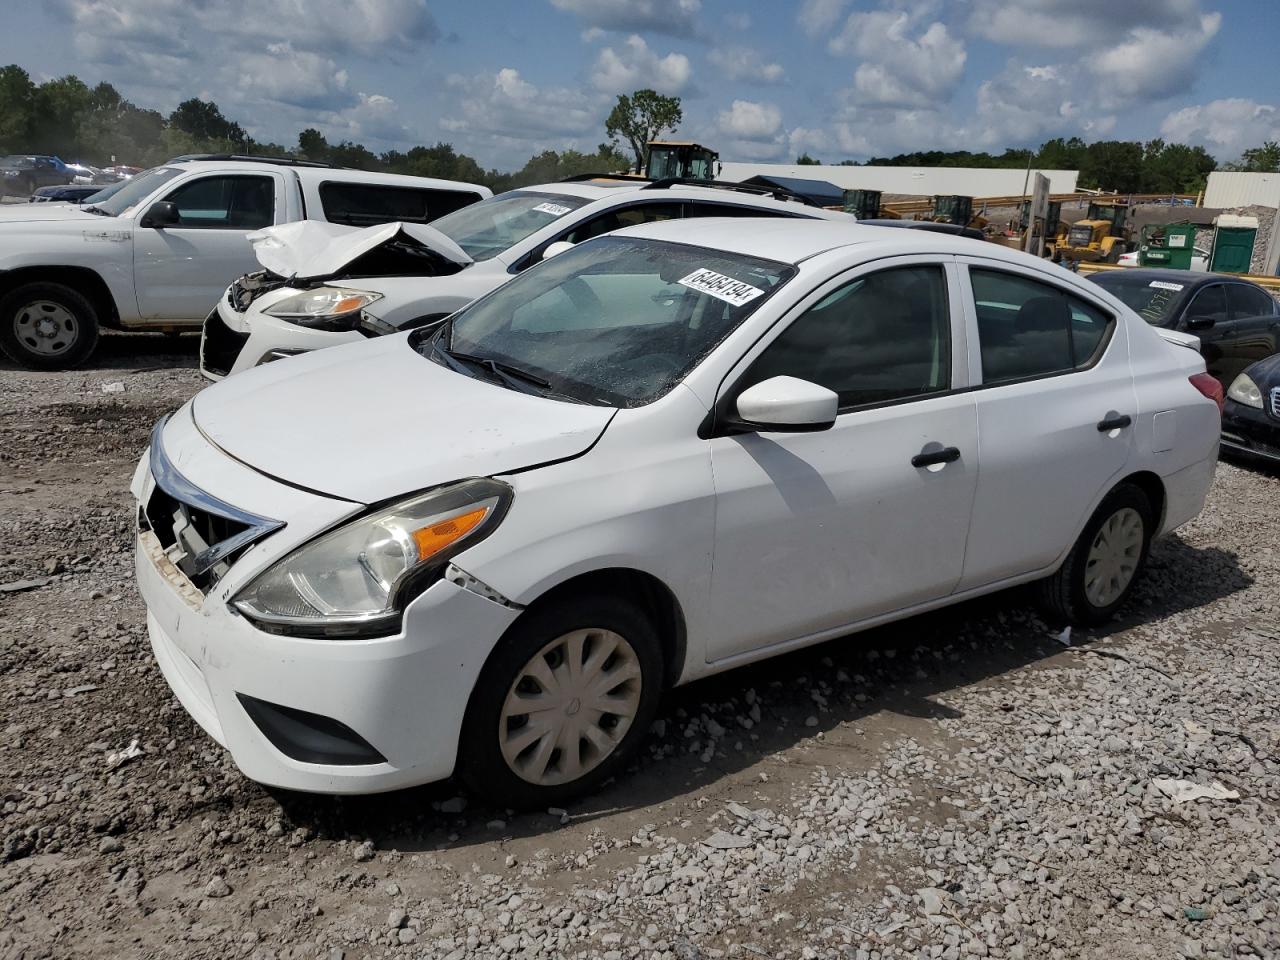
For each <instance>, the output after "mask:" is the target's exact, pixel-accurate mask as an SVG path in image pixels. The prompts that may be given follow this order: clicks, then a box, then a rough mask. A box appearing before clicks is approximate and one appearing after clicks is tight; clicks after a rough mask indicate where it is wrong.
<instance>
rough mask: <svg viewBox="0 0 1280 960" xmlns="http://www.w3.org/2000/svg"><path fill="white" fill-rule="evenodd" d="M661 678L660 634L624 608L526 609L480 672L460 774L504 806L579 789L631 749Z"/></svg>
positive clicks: (609, 771) (572, 603)
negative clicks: (526, 611) (527, 610)
mask: <svg viewBox="0 0 1280 960" xmlns="http://www.w3.org/2000/svg"><path fill="white" fill-rule="evenodd" d="M662 678H663V670H662V654H661V646H660V644H659V642H658V636H657V634H656V632H655V631H654V628H653V626H652V624H651V623H650V622H649V620H648V618H647V617H646V616H645V615H644V614H643V613H642V612H641V611H640V610H639V609H637V608H636V607H635V606H633V605H632V604H631V603H629V602H627V601H625V600H616V599H612V598H609V597H586V596H583V597H574V598H567V599H565V600H563V601H557V602H555V603H554V604H553V605H551V606H548V607H546V608H543V609H541V610H536V609H535V610H531V611H530V612H528V613H526V614H525V616H524V618H523V619H521V620H520V621H518V622H517V623H516V624H515V625H514V626H513V627H512V628H511V630H510V631H508V633H507V636H506V637H505V638H504V639H503V641H502V644H501V645H500V646H499V648H498V649H497V650H496V651H495V652H494V654H493V656H492V657H490V660H489V663H487V664H486V665H485V668H484V670H483V671H482V673H481V676H480V680H479V682H478V683H477V685H476V692H475V694H474V695H473V697H472V702H471V705H470V707H469V708H468V710H467V717H466V721H465V724H464V727H463V735H462V744H461V752H460V754H459V758H458V760H459V764H458V765H459V769H460V773H461V776H462V778H463V779H464V780H465V781H466V782H467V784H468V785H469V786H470V787H471V788H472V789H473V790H474V791H475V792H476V793H477V794H478V795H480V796H482V797H484V798H487V799H489V800H492V801H494V802H498V803H502V804H504V805H507V806H515V807H538V806H542V807H545V806H548V805H552V804H556V803H559V802H562V801H565V800H567V799H569V798H571V797H574V796H578V795H580V794H583V793H586V792H587V791H589V790H591V789H592V788H594V787H596V786H597V785H599V784H600V783H602V782H603V781H604V780H606V779H608V778H609V777H610V776H612V775H613V774H614V773H615V772H616V771H617V770H619V769H620V768H621V767H622V766H623V765H624V764H625V763H626V762H627V760H628V759H629V758H630V757H631V755H632V754H633V753H634V752H635V749H636V747H637V746H638V744H639V742H640V741H641V739H643V737H644V735H645V731H646V730H648V728H649V724H650V722H651V721H652V719H653V714H654V712H655V711H656V709H657V706H658V702H659V699H660V697H661V693H662V689H661V688H662Z"/></svg>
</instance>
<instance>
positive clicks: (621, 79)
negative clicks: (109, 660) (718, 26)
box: [591, 34, 693, 95]
mask: <svg viewBox="0 0 1280 960" xmlns="http://www.w3.org/2000/svg"><path fill="white" fill-rule="evenodd" d="M692 76H693V68H692V67H690V65H689V58H688V57H686V56H685V55H684V54H683V53H669V54H667V55H666V56H665V57H660V56H658V55H657V54H656V53H654V52H653V50H651V49H650V48H649V45H648V44H647V43H645V41H644V38H643V37H641V36H639V35H637V34H632V35H631V36H629V37H627V39H626V41H625V42H624V43H623V44H622V46H621V47H620V48H619V49H617V50H615V49H614V48H613V47H605V48H604V49H603V50H601V51H600V55H599V56H598V57H596V62H595V66H593V67H592V68H591V82H592V84H593V85H594V86H595V88H596V89H597V90H600V91H602V92H603V93H630V92H631V91H633V90H637V89H643V88H645V87H650V88H652V89H654V90H656V91H658V92H659V93H664V94H668V95H671V94H677V93H680V92H682V91H684V90H685V89H686V88H687V87H688V86H689V79H690V78H691V77H692Z"/></svg>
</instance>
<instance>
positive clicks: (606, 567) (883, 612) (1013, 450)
mask: <svg viewBox="0 0 1280 960" xmlns="http://www.w3.org/2000/svg"><path fill="white" fill-rule="evenodd" d="M1221 400H1222V394H1221V388H1220V387H1218V386H1217V382H1216V381H1214V380H1213V379H1212V378H1210V377H1208V376H1207V375H1206V373H1205V366H1204V362H1203V360H1202V359H1201V357H1200V356H1199V354H1198V353H1196V352H1195V351H1194V350H1191V349H1186V347H1185V346H1182V345H1174V344H1171V343H1169V342H1166V340H1165V339H1163V338H1162V337H1161V335H1160V334H1159V333H1158V332H1157V331H1155V330H1154V329H1152V328H1151V327H1149V326H1148V325H1147V324H1146V323H1145V322H1143V321H1142V320H1141V319H1140V318H1139V317H1138V316H1137V315H1136V314H1134V313H1133V312H1132V311H1130V310H1129V309H1128V308H1127V307H1125V305H1124V304H1123V303H1121V302H1120V301H1119V300H1117V299H1115V298H1114V297H1112V296H1110V295H1109V294H1107V293H1106V292H1105V291H1104V290H1102V289H1101V288H1100V287H1098V286H1097V285H1096V284H1092V283H1088V282H1087V281H1084V280H1082V279H1080V278H1078V277H1075V276H1074V275H1072V274H1069V273H1067V272H1066V271H1063V270H1061V269H1058V268H1056V267H1053V266H1051V265H1046V264H1045V263H1044V262H1043V261H1041V260H1038V259H1035V258H1032V257H1030V256H1026V255H1024V254H1021V253H1016V252H1012V251H1008V250H1005V249H1003V248H1000V247H997V246H995V245H992V244H985V243H981V242H977V241H973V240H967V239H963V238H953V237H948V236H945V235H941V234H936V233H918V232H915V231H905V230H888V229H884V228H878V227H862V226H858V225H856V224H854V225H844V224H833V223H815V222H803V221H795V220H771V221H763V220H755V221H751V220H748V221H744V220H703V221H699V222H697V223H667V224H649V225H646V226H642V227H636V228H632V229H629V230H624V231H621V232H618V233H615V234H611V235H609V236H604V237H599V238H596V239H593V240H590V241H588V242H586V243H583V244H580V245H578V246H576V247H574V248H573V249H572V250H569V251H567V252H565V253H562V254H560V255H558V256H556V257H555V258H554V259H552V260H549V261H546V262H544V263H541V264H539V265H538V266H536V267H535V268H533V269H531V270H529V271H527V272H525V273H523V274H521V275H520V276H519V277H517V278H516V279H514V280H512V281H511V282H510V283H508V284H506V285H504V286H502V287H500V288H498V289H497V290H495V291H494V292H492V293H490V294H489V295H488V296H486V297H483V298H482V299H480V300H478V301H477V302H475V303H473V304H472V305H470V306H468V307H466V308H463V309H462V310H460V311H458V312H457V313H455V314H454V315H453V316H452V317H451V318H450V319H449V320H448V321H446V322H444V323H442V324H438V325H436V326H435V327H434V328H431V329H419V330H415V331H413V332H411V333H403V334H399V335H394V336H386V337H380V338H377V339H374V340H369V341H365V342H362V343H358V344H352V345H349V346H345V347H340V348H338V349H333V350H324V351H320V352H316V353H313V354H310V355H308V356H305V357H299V358H296V359H294V360H291V361H289V362H286V363H277V364H270V365H267V366H262V367H259V368H257V369H254V370H251V371H248V372H246V373H244V374H242V375H237V376H235V377H231V378H228V379H227V380H225V381H223V382H222V383H219V384H216V385H214V386H212V387H210V388H209V389H207V390H205V391H204V392H202V393H200V394H199V395H198V396H196V397H195V399H194V400H193V401H191V402H190V403H188V404H187V405H186V406H184V407H183V408H181V409H180V410H178V411H177V412H176V413H175V414H173V415H172V416H171V417H169V418H168V419H167V420H165V421H162V422H161V424H159V425H158V426H157V427H156V430H155V432H154V434H153V436H152V443H151V447H150V450H149V452H148V454H147V455H146V457H144V459H143V461H142V462H141V464H140V465H139V468H138V471H137V474H136V476H135V479H134V484H133V490H134V493H135V495H136V497H137V500H138V549H137V577H138V583H139V588H140V591H141V593H142V596H143V598H144V600H145V602H146V606H147V622H148V630H149V634H150V638H151V643H152V646H153V648H154V651H155V656H156V658H157V661H158V662H159V665H160V667H161V669H162V671H163V673H164V676H165V677H166V679H167V680H168V682H169V684H170V685H171V686H172V688H173V690H174V692H175V693H176V694H177V696H178V698H179V700H181V702H182V703H183V705H184V706H185V707H186V709H187V710H188V711H189V712H190V713H191V715H192V716H193V717H194V718H195V719H196V720H197V721H198V722H199V723H200V725H201V726H202V727H203V728H204V729H205V730H206V731H207V732H208V733H209V735H210V736H211V737H213V738H214V739H215V740H217V741H218V742H219V743H220V744H222V745H223V746H225V747H226V748H227V749H228V750H230V752H231V755H232V757H233V758H234V759H235V762H236V763H237V764H238V765H239V767H240V768H241V769H242V770H243V771H244V772H245V773H246V774H247V775H248V776H249V777H252V778H253V779H255V780H259V781H261V782H263V783H267V784H274V785H277V786H281V787H286V788H291V789H295V790H304V791H318V792H329V793H362V792H373V791H380V790H390V789H394V788H398V787H404V786H409V785H412V784H420V783H425V782H428V781H434V780H439V779H441V778H445V777H449V776H451V775H453V774H455V773H456V774H458V775H460V776H461V777H462V778H464V779H465V780H466V781H467V782H468V783H469V784H470V785H471V786H472V787H473V788H474V789H475V790H477V791H478V792H481V793H483V794H485V795H487V796H489V797H491V798H493V799H495V800H497V801H498V802H501V803H503V804H507V805H511V806H530V805H531V806H546V805H548V804H553V803H557V802H560V801H562V800H564V799H566V798H567V797H569V796H572V795H574V794H577V793H580V792H582V791H584V790H587V789H590V788H592V787H593V786H595V785H597V784H599V783H600V782H601V781H602V780H604V779H605V778H607V777H609V776H611V775H613V774H615V773H617V772H618V771H619V770H620V769H621V768H622V766H623V765H624V764H625V763H626V762H627V760H628V758H629V757H630V756H631V755H632V754H633V753H634V751H635V749H636V747H637V745H638V744H639V743H640V742H641V740H642V739H643V738H644V736H645V732H646V730H647V729H648V728H649V725H650V722H651V720H652V719H653V717H654V714H655V711H656V709H657V706H658V703H659V700H660V698H661V696H662V694H663V692H664V691H665V690H666V689H668V688H669V687H670V686H672V685H674V684H679V683H684V682H687V681H690V680H694V679H696V678H698V677H702V676H705V675H707V674H710V673H715V672H717V671H722V670H725V669H727V668H730V667H733V666H735V665H738V664H742V663H745V662H748V661H751V660H756V659H760V658H763V657H768V656H772V655H774V654H777V653H781V652H783V651H786V650H791V649H794V648H796V647H798V646H802V645H805V644H811V643H815V642H818V641H822V640H826V639H830V638H833V637H838V636H842V635H845V634H849V633H852V632H855V631H857V630H860V629H863V628H866V627H869V626H872V625H875V624H879V623H883V622H885V621H887V620H892V619H897V618H901V617H905V616H909V615H911V614H913V613H917V612H920V611H924V610H929V609H932V608H935V607H939V606H942V605H946V604H951V603H955V602H957V601H960V600H963V599H966V598H969V597H973V596H977V595H979V594H984V593H989V592H992V591H995V590H999V589H1002V588H1005V587H1008V586H1012V585H1014V584H1020V583H1026V582H1032V581H1038V582H1039V593H1040V595H1041V598H1042V599H1043V601H1044V602H1045V603H1046V604H1047V605H1048V607H1049V608H1050V609H1051V610H1052V611H1053V612H1054V613H1055V614H1056V615H1057V616H1059V617H1061V618H1062V619H1065V620H1068V621H1071V622H1077V623H1097V622H1100V621H1102V620H1104V619H1105V618H1107V617H1109V616H1110V615H1111V614H1112V613H1114V612H1115V611H1116V610H1117V609H1118V608H1119V607H1120V606H1121V604H1123V603H1124V601H1125V598H1126V597H1127V596H1128V595H1129V593H1130V591H1131V589H1132V588H1133V585H1134V583H1135V582H1136V580H1137V578H1138V577H1139V575H1140V573H1141V571H1142V567H1143V564H1144V562H1145V561H1146V558H1147V551H1148V548H1149V546H1150V543H1151V540H1152V538H1153V537H1155V536H1157V535H1159V534H1162V533H1165V532H1168V531H1170V530H1172V529H1174V528H1175V527H1177V526H1179V525H1180V524H1182V523H1185V522H1186V521H1188V520H1190V519H1191V518H1193V517H1194V516H1196V514H1197V513H1198V512H1199V511H1200V509H1201V507H1202V505H1203V502H1204V498H1205V494H1206V491H1207V489H1208V486H1209V484H1210V482H1211V480H1212V477H1213V472H1214V466H1215V463H1216V459H1217V448H1218V424H1219V412H1220V411H1219V405H1220V403H1221Z"/></svg>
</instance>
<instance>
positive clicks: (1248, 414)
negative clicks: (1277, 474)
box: [1222, 399, 1280, 462]
mask: <svg viewBox="0 0 1280 960" xmlns="http://www.w3.org/2000/svg"><path fill="white" fill-rule="evenodd" d="M1222 448H1223V449H1224V450H1227V451H1229V452H1231V453H1239V454H1245V455H1248V456H1252V457H1260V458H1262V459H1265V460H1271V461H1273V462H1280V419H1277V418H1275V417H1272V416H1269V415H1268V414H1267V413H1266V412H1265V411H1263V410H1258V409H1255V408H1254V407H1246V406H1245V405H1244V404H1242V403H1236V401H1234V400H1231V399H1228V400H1227V403H1226V407H1225V408H1224V409H1223V411H1222Z"/></svg>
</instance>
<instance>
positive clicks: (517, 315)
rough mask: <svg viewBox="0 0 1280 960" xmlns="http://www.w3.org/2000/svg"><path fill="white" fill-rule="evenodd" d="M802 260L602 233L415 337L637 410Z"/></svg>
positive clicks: (479, 369) (576, 395)
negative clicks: (777, 259) (787, 262)
mask: <svg viewBox="0 0 1280 960" xmlns="http://www.w3.org/2000/svg"><path fill="white" fill-rule="evenodd" d="M794 272H795V270H794V268H793V267H790V266H787V265H784V264H780V263H775V262H773V261H771V260H762V259H759V258H757V257H749V256H746V255H743V254H737V253H727V252H725V251H721V250H711V249H707V248H704V247H695V246H689V245H686V244H679V243H668V242H664V241H657V240H642V239H639V238H636V237H599V238H597V239H595V240H591V241H589V242H587V243H584V244H581V245H580V246H577V247H574V248H573V249H572V250H567V251H566V252H564V253H562V254H560V255H559V256H557V257H554V258H553V259H551V260H547V261H545V262H543V263H541V264H539V265H538V266H537V267H534V268H533V269H530V270H528V271H526V272H525V273H522V274H520V275H519V276H517V277H516V278H515V279H514V280H511V281H510V282H509V283H506V284H504V285H503V286H501V287H499V288H498V289H497V290H495V291H494V292H493V293H491V294H489V295H488V296H486V297H483V298H482V299H480V300H477V301H476V302H475V303H473V304H471V305H470V306H468V307H464V308H463V309H462V310H461V311H459V312H458V313H456V314H454V316H453V318H452V319H451V320H450V321H449V322H448V323H446V324H445V325H444V326H443V327H442V328H441V329H440V331H439V333H438V334H435V335H433V336H432V337H430V338H427V339H421V340H419V341H418V342H417V346H418V349H419V350H420V351H421V352H422V353H423V354H425V355H427V356H430V357H432V358H433V359H435V360H436V362H440V363H444V364H445V365H447V366H450V367H451V368H453V369H455V370H458V372H464V371H469V372H470V373H471V374H472V375H475V376H482V377H483V376H487V375H488V374H487V373H486V370H488V372H491V373H494V374H495V377H497V378H499V379H502V378H501V374H499V373H497V371H496V370H494V369H493V365H494V364H497V365H500V366H505V368H506V369H508V371H510V370H517V371H519V372H521V373H523V374H524V376H525V377H526V379H528V378H529V377H530V376H532V378H534V379H533V380H531V381H530V382H532V383H536V382H537V381H542V383H544V384H545V389H546V391H547V392H549V393H553V394H558V395H561V396H565V397H568V398H570V399H573V400H578V401H580V402H584V403H592V404H599V405H605V406H619V407H636V406H641V405H643V404H646V403H649V402H650V401H652V400H655V399H657V398H658V397H660V396H662V394H664V393H666V392H667V391H668V390H670V389H671V388H672V387H673V386H675V385H676V384H677V383H679V382H680V381H681V380H682V379H684V377H685V376H686V375H687V374H688V373H689V371H690V370H692V369H693V368H694V367H695V366H696V365H697V364H698V363H699V362H701V360H702V359H703V358H704V357H706V356H707V354H709V353H710V352H711V351H712V350H713V349H714V348H715V347H716V345H717V344H719V343H720V342H721V341H722V340H723V339H724V338H725V337H726V336H727V335H728V334H729V333H730V331H732V330H733V329H734V328H735V327H737V326H738V325H739V324H741V323H742V322H743V321H744V320H746V318H747V317H749V316H750V315H751V314H752V313H753V312H754V311H755V310H756V309H757V308H759V306H760V305H761V304H762V303H764V302H765V301H766V300H767V299H768V297H769V295H770V294H771V293H773V291H775V290H776V289H778V288H779V287H780V286H781V285H782V284H783V283H785V282H786V281H787V279H789V278H790V277H791V276H792V275H793V274H794Z"/></svg>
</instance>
